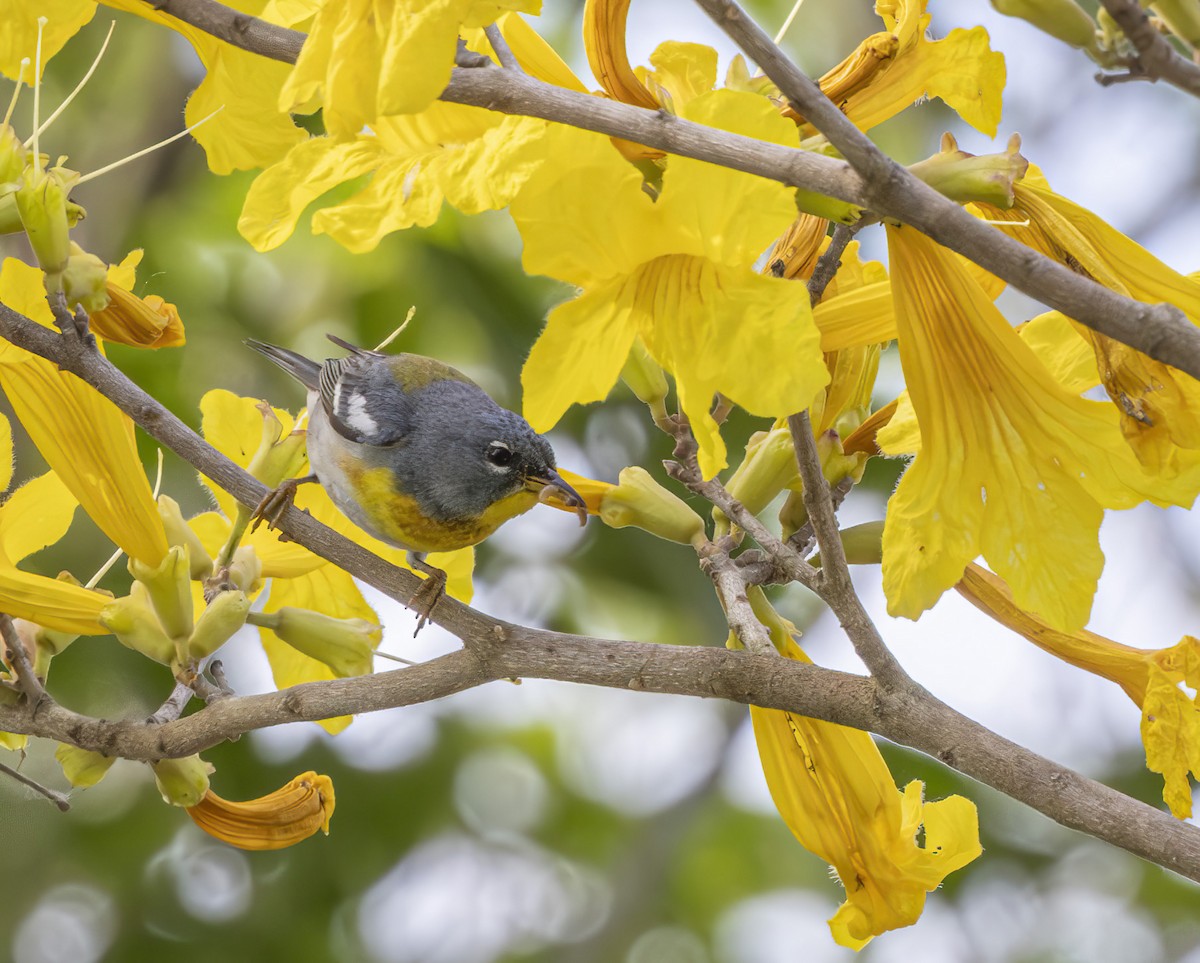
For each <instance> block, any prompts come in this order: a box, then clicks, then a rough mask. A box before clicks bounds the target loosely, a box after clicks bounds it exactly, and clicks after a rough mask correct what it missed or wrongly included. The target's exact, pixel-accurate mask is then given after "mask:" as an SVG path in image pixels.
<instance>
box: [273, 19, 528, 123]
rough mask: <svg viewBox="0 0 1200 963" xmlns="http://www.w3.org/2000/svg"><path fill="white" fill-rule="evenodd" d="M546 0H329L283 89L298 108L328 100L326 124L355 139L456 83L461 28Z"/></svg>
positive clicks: (286, 105) (285, 101) (290, 105)
mask: <svg viewBox="0 0 1200 963" xmlns="http://www.w3.org/2000/svg"><path fill="white" fill-rule="evenodd" d="M540 8H541V4H540V0H501V2H491V3H480V2H477V0H432V2H429V0H422V2H418V0H382V2H376V0H351V2H347V3H326V4H325V5H324V6H323V7H322V8H321V10H320V12H318V14H317V16H316V19H315V20H314V21H313V25H312V27H311V29H310V30H309V40H308V41H307V42H306V43H305V45H304V49H303V50H301V52H300V56H299V58H298V59H297V61H296V66H295V68H294V70H293V72H292V73H291V75H290V76H289V77H288V80H287V82H286V83H285V84H284V86H283V89H282V91H281V92H280V99H279V106H280V108H281V109H283V110H293V109H295V108H297V107H299V106H302V105H305V104H308V103H309V102H310V101H312V99H313V98H314V97H316V96H321V97H322V99H323V106H324V112H323V117H324V120H325V128H326V130H328V131H329V133H330V134H332V135H333V136H335V137H341V138H348V137H353V136H354V135H355V134H357V133H358V132H359V131H360V130H361V129H362V128H363V127H364V126H367V125H371V126H374V124H375V122H376V120H377V119H378V118H379V117H389V116H392V115H395V114H412V113H417V112H419V111H422V110H424V109H425V108H426V107H428V106H429V105H430V104H431V103H432V102H433V101H434V100H435V99H436V98H437V96H438V94H440V93H441V92H442V91H443V90H444V89H445V87H446V84H448V83H449V82H450V71H451V69H452V68H453V66H454V52H455V48H456V45H457V43H458V34H459V30H460V28H462V27H463V26H467V27H481V26H484V25H485V24H488V23H491V22H493V21H494V20H495V19H496V18H497V17H499V15H500V14H501V13H502V12H504V11H506V10H511V11H520V12H525V13H537V12H538V11H539V10H540Z"/></svg>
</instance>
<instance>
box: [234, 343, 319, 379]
mask: <svg viewBox="0 0 1200 963" xmlns="http://www.w3.org/2000/svg"><path fill="white" fill-rule="evenodd" d="M242 343H243V344H247V345H249V346H250V347H251V348H253V349H254V350H255V351H257V352H258V353H259V354H265V355H266V356H267V357H268V358H270V359H271V360H272V361H274V362H275V363H276V364H277V365H279V367H281V368H282V369H283V370H284V371H286V372H287V373H288V374H290V375H291V376H292V377H293V378H295V379H296V380H297V381H299V382H300V383H301V384H302V385H304V387H306V388H308V389H309V390H310V391H316V390H318V387H319V385H320V382H321V365H320V364H318V363H317V362H316V361H312V360H310V359H308V358H306V357H304V355H302V354H296V352H295V351H289V350H288V349H287V348H280V347H278V346H277V345H273V344H266V343H265V342H262V341H255V340H254V339H253V338H246V340H245V341H243V342H242Z"/></svg>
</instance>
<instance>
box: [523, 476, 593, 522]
mask: <svg viewBox="0 0 1200 963" xmlns="http://www.w3.org/2000/svg"><path fill="white" fill-rule="evenodd" d="M525 485H526V487H528V489H529V490H530V491H534V492H537V496H538V501H539V502H547V503H548V504H551V505H554V506H555V507H557V508H565V509H567V510H572V509H574V511H575V513H576V514H577V515H578V516H579V524H580V525H586V524H587V516H588V513H587V503H586V502H585V501H584V500H583V498H582V497H581V496H580V494H579V492H577V491H575V489H574V488H572V487H571V486H570V485H568V484H567V483H566V482H565V481H564V480H563V478H562V476H561V475H559V473H558V472H556V471H555V470H554V469H553V468H547V469H546V470H545V471H544V472H542V473H541V474H538V475H530V476H529V477H528V478H526V479H525Z"/></svg>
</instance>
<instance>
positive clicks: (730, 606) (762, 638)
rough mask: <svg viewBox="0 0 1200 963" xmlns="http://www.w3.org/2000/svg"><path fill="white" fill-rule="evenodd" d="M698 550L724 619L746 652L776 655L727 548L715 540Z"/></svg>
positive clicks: (743, 579) (742, 576)
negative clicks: (723, 611)
mask: <svg viewBox="0 0 1200 963" xmlns="http://www.w3.org/2000/svg"><path fill="white" fill-rule="evenodd" d="M697 554H699V556H700V568H701V569H702V570H703V571H704V572H705V573H706V574H707V575H708V577H709V578H711V579H712V581H713V587H714V588H715V589H716V592H717V598H718V599H719V600H720V602H721V608H722V609H724V610H725V621H726V622H728V623H729V628H730V629H731V630H733V634H734V635H735V636H737V640H738V641H739V642H741V643H742V645H743V646H744V647H745V648H746V650H747V651H748V652H752V653H754V654H755V655H777V653H776V651H775V646H774V644H773V643H772V642H771V633H770V632H769V631H767V628H766V626H765V625H763V624H762V622H760V621H759V620H758V616H756V615H755V614H754V609H753V607H752V606H751V605H750V598H749V596H748V595H747V594H746V578H745V576H744V575H743V574H742V571H741V569H740V568H738V566H737V565H736V564H735V563H734V561H733V559H731V558H730V557H729V552H728V551H726V550H725V549H724V548H723V547H721V546H719V545H717V544H716V543H714V542H707V543H705V544H704V545H702V546H701V547H700V548H699V549H698V550H697Z"/></svg>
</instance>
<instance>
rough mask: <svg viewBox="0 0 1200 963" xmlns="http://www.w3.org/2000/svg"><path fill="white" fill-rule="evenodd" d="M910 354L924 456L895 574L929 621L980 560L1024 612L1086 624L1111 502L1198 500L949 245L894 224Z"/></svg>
mask: <svg viewBox="0 0 1200 963" xmlns="http://www.w3.org/2000/svg"><path fill="white" fill-rule="evenodd" d="M888 239H889V247H890V250H891V256H892V286H893V293H894V297H895V304H896V319H897V327H898V330H899V334H900V338H899V344H900V358H901V362H902V364H903V367H904V371H905V377H906V380H907V382H908V391H909V394H910V395H911V398H912V403H913V407H914V409H915V412H916V416H917V420H918V421H919V423H920V426H921V439H922V447H921V451H920V454H918V455H917V458H916V460H915V461H914V462H913V464H912V466H911V467H910V468H909V470H908V472H906V473H905V475H904V477H903V478H902V479H901V481H900V485H899V486H898V487H897V489H896V492H895V494H894V495H893V496H892V499H891V501H890V502H889V505H888V517H887V524H886V526H885V528H884V535H883V551H884V558H883V579H884V591H885V593H886V595H887V597H888V608H889V611H890V612H891V613H892V614H893V615H903V616H906V617H909V618H916V617H917V616H919V615H920V613H921V612H923V611H924V610H925V609H927V608H928V607H929V606H931V605H932V604H933V603H934V602H935V601H936V600H937V599H938V598H939V597H940V595H941V594H942V592H944V591H945V590H946V589H947V588H949V587H951V586H952V585H954V583H955V582H957V581H958V579H959V577H960V576H961V575H962V571H963V568H964V567H965V566H966V564H967V562H969V561H971V559H973V558H974V557H975V556H976V555H978V554H980V553H981V552H982V554H983V555H984V557H985V558H987V560H988V562H989V563H990V564H991V566H992V568H993V569H994V570H995V571H996V572H997V573H998V574H1000V575H1001V576H1002V577H1004V578H1005V580H1006V581H1008V583H1009V584H1010V585H1011V586H1012V589H1013V594H1014V596H1015V597H1016V600H1017V603H1018V605H1020V607H1021V608H1023V609H1027V610H1029V611H1033V612H1036V613H1037V614H1039V615H1041V616H1042V617H1043V618H1045V619H1046V620H1047V621H1048V622H1049V623H1050V624H1052V625H1055V626H1056V627H1059V628H1063V629H1068V630H1069V629H1074V628H1078V627H1079V626H1081V625H1082V624H1083V623H1084V622H1086V621H1087V616H1088V612H1089V610H1090V608H1091V598H1092V595H1093V594H1094V591H1095V585H1096V579H1097V578H1098V577H1099V574H1100V570H1101V568H1102V567H1103V556H1102V555H1101V553H1100V548H1099V544H1098V541H1097V530H1098V527H1099V524H1100V519H1101V517H1102V515H1103V507H1118V508H1127V507H1130V506H1131V505H1133V504H1136V503H1137V502H1138V501H1140V500H1142V499H1150V500H1152V501H1154V502H1156V503H1163V502H1169V501H1171V500H1177V501H1181V502H1183V503H1185V504H1187V503H1190V500H1191V497H1194V493H1192V496H1189V495H1188V493H1187V490H1186V487H1185V486H1182V485H1164V484H1163V483H1162V482H1161V481H1159V480H1158V479H1154V478H1151V477H1149V476H1147V475H1146V474H1145V472H1144V471H1142V469H1141V467H1140V466H1139V465H1138V464H1137V463H1136V460H1135V459H1134V458H1133V457H1132V454H1131V453H1130V452H1129V449H1128V448H1127V446H1124V445H1123V444H1121V443H1120V441H1119V435H1117V434H1116V433H1117V431H1118V430H1119V429H1118V428H1117V425H1116V417H1117V415H1116V411H1115V410H1114V409H1113V407H1112V406H1111V405H1109V404H1107V403H1099V402H1090V401H1085V400H1082V399H1080V398H1079V397H1077V396H1073V395H1070V394H1069V393H1067V392H1066V391H1065V390H1064V389H1063V388H1062V387H1061V386H1060V385H1059V384H1058V383H1057V382H1055V381H1054V379H1053V378H1052V377H1051V376H1050V374H1049V372H1048V371H1047V370H1046V369H1045V368H1044V367H1043V366H1042V365H1041V364H1040V362H1038V360H1037V358H1036V356H1035V355H1034V354H1033V352H1032V351H1031V350H1030V348H1029V347H1028V345H1026V344H1025V343H1024V342H1023V341H1022V340H1021V339H1020V337H1019V336H1018V335H1017V334H1016V333H1015V332H1014V331H1013V330H1012V329H1011V328H1010V327H1009V325H1008V323H1007V322H1006V321H1005V320H1004V318H1003V317H1002V316H1001V315H1000V313H999V311H997V310H996V308H995V307H994V305H992V303H991V301H990V300H989V299H988V298H987V296H986V294H984V292H983V291H982V289H981V288H980V287H979V286H978V284H976V283H975V282H974V281H973V280H972V279H971V278H970V276H969V275H967V274H966V273H965V272H964V271H963V269H962V268H961V265H960V264H959V263H958V262H957V261H956V260H955V259H953V258H952V257H951V256H950V255H949V254H948V253H947V252H946V251H945V250H944V249H943V248H941V247H939V246H938V245H937V244H935V243H934V242H933V241H930V240H928V239H926V238H924V237H923V236H921V235H919V234H917V232H915V231H913V230H911V229H903V228H888Z"/></svg>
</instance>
